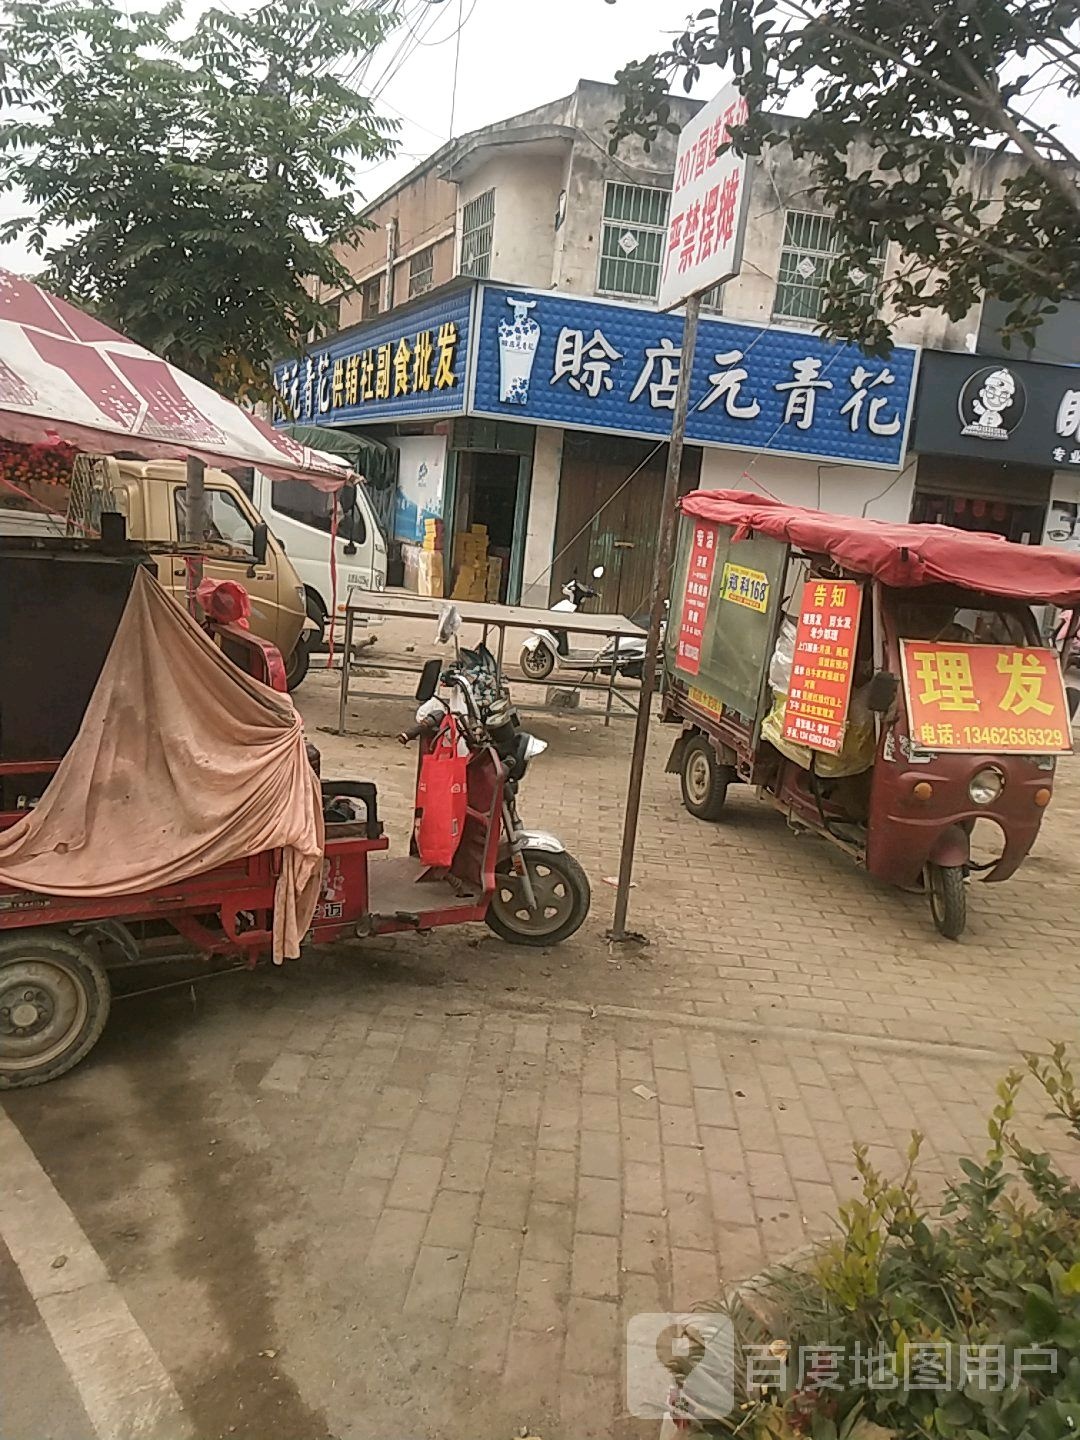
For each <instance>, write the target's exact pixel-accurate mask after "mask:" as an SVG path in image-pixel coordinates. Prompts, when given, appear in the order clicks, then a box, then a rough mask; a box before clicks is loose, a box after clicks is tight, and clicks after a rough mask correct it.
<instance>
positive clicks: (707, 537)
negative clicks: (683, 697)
mask: <svg viewBox="0 0 1080 1440" xmlns="http://www.w3.org/2000/svg"><path fill="white" fill-rule="evenodd" d="M716 537H717V527H716V525H714V524H713V523H712V522H711V521H709V520H699V521H698V522H697V523H696V524H695V526H694V534H693V543H692V545H691V547H690V563H689V565H688V566H687V567H686V590H685V591H684V593H683V606H682V620H681V622H680V624H679V643H678V648H677V650H676V652H675V663H676V665H677V666H678V667H679V669H680V670H685V671H686V673H687V674H688V675H696V674H697V673H698V671H699V670H700V669H701V642H702V639H703V637H704V634H705V612H706V610H707V609H708V608H709V591H710V590H711V589H712V578H713V570H714V569H715V568H716Z"/></svg>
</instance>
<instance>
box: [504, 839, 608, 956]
mask: <svg viewBox="0 0 1080 1440" xmlns="http://www.w3.org/2000/svg"><path fill="white" fill-rule="evenodd" d="M522 856H523V858H524V861H525V867H526V869H527V870H528V871H529V875H530V878H532V877H533V874H534V871H535V870H536V867H541V868H544V869H547V870H549V871H551V872H554V873H556V874H558V876H559V879H560V881H561V882H562V883H563V884H564V885H565V886H566V890H567V902H568V904H567V908H568V910H569V913H568V914H567V915H566V917H565V919H563V920H562V922H561V923H560V924H558V925H557V926H555V927H554V928H553V929H551V930H544V929H542V928H540V929H535V930H528V929H524V928H516V927H515V924H514V917H513V914H512V912H511V910H510V906H509V904H508V903H507V902H506V901H505V900H503V899H501V898H500V893H499V890H498V888H496V891H495V894H494V895H493V896H492V903H491V904H490V905H489V906H488V912H487V916H486V917H485V918H486V920H487V924H488V926H489V928H490V929H492V930H494V932H495V934H496V935H498V937H499V939H500V940H506V941H507V942H508V943H509V944H511V945H558V944H559V942H560V941H562V940H567V939H569V937H570V936H571V935H573V933H574V932H575V930H578V929H580V927H581V925H582V924H583V922H584V920H585V917H586V915H588V913H589V905H590V904H591V903H592V890H591V888H590V886H589V877H588V876H587V875H586V874H585V871H584V870H583V869H582V868H581V866H580V865H579V864H578V862H577V861H576V860H575V859H574V857H573V856H572V855H571V854H569V853H568V852H567V851H565V850H560V851H557V852H552V851H549V850H524V851H522ZM511 874H512V870H511V866H510V861H509V860H508V859H507V860H503V861H500V863H499V866H498V869H497V872H496V882H497V881H498V877H499V876H500V875H511Z"/></svg>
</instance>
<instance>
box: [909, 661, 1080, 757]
mask: <svg viewBox="0 0 1080 1440" xmlns="http://www.w3.org/2000/svg"><path fill="white" fill-rule="evenodd" d="M901 661H902V664H903V671H904V695H905V697H906V699H907V712H908V730H909V734H910V735H911V739H912V740H913V741H914V743H915V744H916V745H919V746H921V747H923V748H925V749H927V750H952V751H960V752H964V751H966V752H968V753H972V752H976V751H983V750H990V751H998V752H1001V753H1009V754H1020V755H1056V754H1064V753H1068V752H1069V751H1070V750H1071V749H1072V732H1071V726H1070V723H1069V705H1068V701H1067V700H1066V698H1065V685H1064V682H1063V680H1062V677H1061V666H1060V665H1059V664H1058V662H1057V658H1056V656H1055V655H1054V654H1053V652H1052V651H1050V650H1040V649H1038V648H1036V647H1035V646H1031V647H1025V646H1016V645H954V644H948V643H945V642H942V641H932V642H931V641H923V640H903V641H901Z"/></svg>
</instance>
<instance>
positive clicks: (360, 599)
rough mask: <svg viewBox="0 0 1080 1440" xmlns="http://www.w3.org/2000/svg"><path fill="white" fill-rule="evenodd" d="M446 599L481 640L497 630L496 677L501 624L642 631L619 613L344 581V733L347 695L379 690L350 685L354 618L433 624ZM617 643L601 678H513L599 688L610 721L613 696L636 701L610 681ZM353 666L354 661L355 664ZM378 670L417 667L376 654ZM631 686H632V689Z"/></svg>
mask: <svg viewBox="0 0 1080 1440" xmlns="http://www.w3.org/2000/svg"><path fill="white" fill-rule="evenodd" d="M447 605H453V606H454V608H455V609H456V610H457V612H458V614H459V615H460V616H461V623H462V624H463V625H481V626H482V627H483V643H484V644H485V645H486V644H487V638H488V632H489V631H490V630H495V631H497V632H498V640H497V644H496V651H495V664H496V668H497V671H498V674H499V677H500V679H501V678H502V673H503V654H504V651H505V647H506V632H507V630H536V629H540V630H573V631H574V632H576V633H578V634H588V635H595V636H597V637H598V638H599V639H602V640H604V639H612V638H614V639H615V640H616V641H618V640H625V639H632V638H634V637H638V638H641V637H643V636H644V634H645V632H644V631H643V630H642V629H641V628H640V627H639V626H637V625H635V624H634V622H633V621H632V620H628V619H627V618H626V616H625V615H591V614H587V613H582V612H581V611H574V612H572V613H568V612H567V611H565V610H535V609H531V608H529V607H527V606H524V605H495V604H491V603H489V602H476V603H470V602H469V601H467V600H439V599H436V598H434V597H428V596H426V595H411V594H408V593H402V592H395V591H391V590H362V589H359V588H357V587H355V586H350V588H349V595H348V599H347V601H346V604H345V640H344V645H343V647H342V656H341V690H340V699H339V703H338V734H339V735H344V734H345V733H346V728H345V721H346V717H347V713H348V705H349V699H350V697H351V696H360V695H364V694H368V695H371V696H373V697H374V696H376V695H377V696H380V697H381V695H382V692H364V691H354V690H352V689H351V688H350V684H349V681H350V679H351V674H352V668H353V666H354V665H357V664H358V662H356V661H355V660H353V659H352V650H353V637H354V635H355V632H356V624H357V621H358V620H359V619H360V618H361V617H364V616H368V615H382V616H388V615H393V616H396V617H398V618H401V619H407V620H430V621H431V622H432V624H433V625H434V624H435V622H437V621H438V618H439V615H440V613H441V612H442V610H443V608H444V607H445V606H447ZM618 659H619V654H618V648H617V647H616V648H615V649H614V650H613V651H612V656H611V666H610V668H609V669H608V670H607V671H606V675H607V678H606V681H605V682H604V683H602V684H597V683H593V682H591V681H585V680H584V679H582V680H579V681H577V682H576V683H571V682H570V681H567V680H560V679H558V678H556V677H557V676H558V674H559V672H558V670H554V671H552V673H551V675H550V676H548V677H547V678H546V679H544V680H531V679H529V677H528V676H522V677H520V678H515V680H514V684H515V686H516V685H519V684H522V683H524V684H526V685H543V686H545V687H550V688H553V689H567V690H602V691H604V692H605V702H604V724H605V726H607V725H610V724H611V714H612V703H613V701H615V700H618V701H619V702H620V704H623V705H625V706H626V708H627V709H628V710H629V711H630V712H631V713H632V714H636V713H637V708H638V705H637V701H636V700H631V699H629V698H628V697H627V696H626V695H624V694H623V693H622V692H621V691H620V690H619V688H618V687H617V686H616V684H615V681H616V678H617V674H618V668H617V667H618ZM358 668H359V667H358ZM378 668H379V669H380V670H393V671H399V672H401V673H403V674H409V675H415V674H417V673H418V671H417V669H416V668H415V667H414V666H411V665H393V664H388V663H387V662H386V661H383V660H380V661H379V664H378ZM581 673H582V674H583V675H589V674H597V675H598V674H600V673H601V668H600V666H597V667H596V669H595V670H593V671H588V670H586V671H583V672H581ZM636 694H637V691H636V689H635V695H636Z"/></svg>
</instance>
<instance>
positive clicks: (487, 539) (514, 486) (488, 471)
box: [452, 450, 528, 604]
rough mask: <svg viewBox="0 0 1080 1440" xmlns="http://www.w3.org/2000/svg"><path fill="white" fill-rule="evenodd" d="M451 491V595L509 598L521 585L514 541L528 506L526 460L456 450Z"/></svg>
mask: <svg viewBox="0 0 1080 1440" xmlns="http://www.w3.org/2000/svg"><path fill="white" fill-rule="evenodd" d="M456 489H457V495H456V502H455V506H454V549H453V582H454V588H453V591H452V594H453V595H454V596H455V597H456V598H458V599H470V600H474V601H475V600H480V599H484V600H492V601H498V602H500V603H501V604H506V603H508V602H512V601H513V600H514V599H515V598H516V593H517V587H519V586H520V575H519V574H518V573H517V572H518V571H520V558H519V557H518V554H517V551H518V549H519V548H520V547H519V545H518V544H517V543H516V542H517V537H518V535H519V533H520V531H521V527H522V524H523V517H524V514H525V511H526V509H527V505H528V466H527V462H525V463H523V460H522V457H521V456H520V455H513V454H506V453H503V452H499V451H485V450H463V451H459V452H458V454H457V466H456ZM468 572H471V574H470V573H468ZM481 572H483V573H482V575H481ZM481 589H482V590H483V594H482V595H481V594H480V593H479V591H480V590H481ZM466 592H468V593H466Z"/></svg>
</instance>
